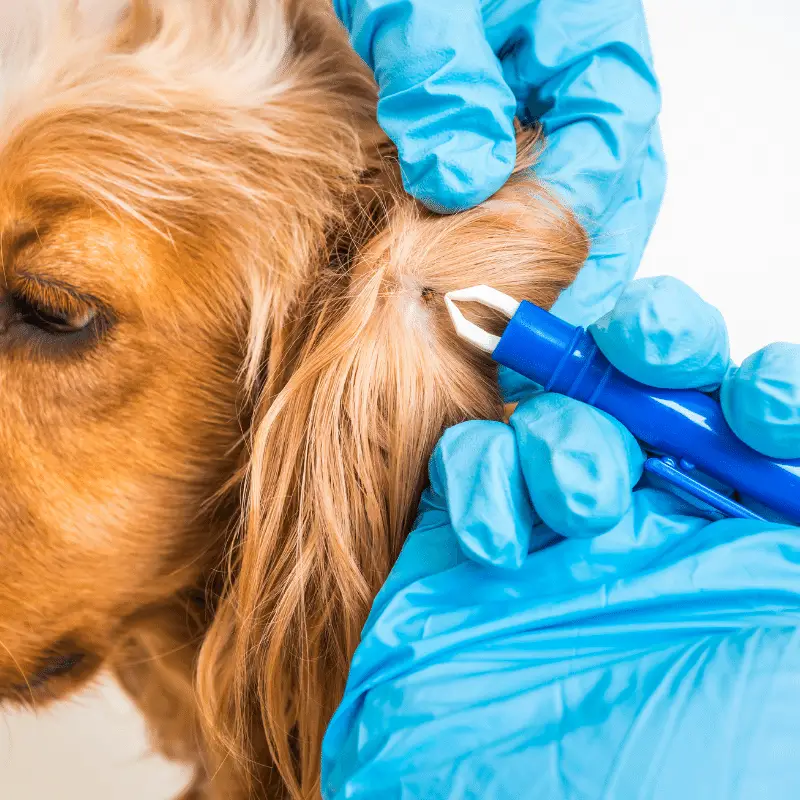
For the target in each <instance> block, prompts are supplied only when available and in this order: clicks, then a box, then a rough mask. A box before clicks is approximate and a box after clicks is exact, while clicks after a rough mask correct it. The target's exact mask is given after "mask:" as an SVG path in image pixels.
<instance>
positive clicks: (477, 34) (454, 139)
mask: <svg viewBox="0 0 800 800" xmlns="http://www.w3.org/2000/svg"><path fill="white" fill-rule="evenodd" d="M334 9H335V10H336V13H337V15H338V16H339V19H341V20H342V22H343V23H344V25H345V27H346V28H347V29H348V30H349V31H350V36H351V41H352V44H353V47H354V48H355V50H356V52H357V53H358V54H359V55H360V56H361V57H362V58H363V59H364V61H366V63H367V64H368V65H369V66H370V67H371V68H372V70H373V72H374V73H375V77H376V79H377V81H378V86H379V89H380V98H379V101H378V122H379V123H380V125H381V127H382V128H383V129H384V131H386V133H387V134H388V135H389V137H390V138H391V139H392V141H393V142H394V143H395V144H396V145H397V149H398V154H399V158H400V167H401V170H402V175H403V184H404V186H405V188H406V190H407V191H408V192H409V193H410V194H412V195H414V196H415V197H416V198H417V199H419V200H420V201H422V202H423V203H424V204H425V205H426V206H428V207H429V208H431V209H432V210H434V211H439V212H453V211H458V210H462V209H465V208H469V207H471V206H474V205H477V204H478V203H480V202H482V201H483V200H485V199H486V198H488V197H490V196H491V195H492V194H494V193H495V192H496V191H497V190H498V189H499V188H500V187H501V186H502V185H503V184H504V183H505V182H506V180H507V179H508V176H509V175H510V174H511V170H512V169H513V167H514V163H515V160H516V138H515V134H514V125H513V120H514V115H515V111H516V107H515V106H516V103H515V100H514V95H513V93H512V92H511V90H510V89H509V88H508V86H507V85H506V82H505V80H504V78H503V75H502V72H501V69H500V64H499V62H498V60H497V58H496V56H495V55H494V53H493V52H492V48H491V47H490V46H489V43H488V42H487V41H486V34H485V32H484V28H483V22H482V19H481V13H480V8H479V0H434V2H430V0H427V1H426V0H334Z"/></svg>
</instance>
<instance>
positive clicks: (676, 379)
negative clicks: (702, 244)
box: [589, 277, 730, 390]
mask: <svg viewBox="0 0 800 800" xmlns="http://www.w3.org/2000/svg"><path fill="white" fill-rule="evenodd" d="M589 331H590V332H591V334H592V336H593V337H594V340H595V342H597V346H598V347H599V348H600V349H601V350H602V351H603V354H604V355H605V356H606V358H608V360H609V361H611V363H612V364H613V365H614V366H615V367H616V368H617V369H619V370H621V371H622V372H624V373H625V374H626V375H628V377H630V378H633V379H634V380H637V381H639V382H641V383H646V384H647V385H648V386H656V387H659V388H661V389H704V390H709V389H712V388H716V387H718V386H719V385H720V383H721V382H722V380H723V378H724V377H725V373H726V371H727V369H728V366H729V364H730V349H729V343H728V331H727V329H726V327H725V321H724V320H723V319H722V315H721V314H720V313H719V311H718V310H717V309H716V308H714V306H712V305H709V304H708V303H706V302H705V301H704V300H703V299H702V298H701V297H700V296H699V295H698V294H696V293H695V292H694V291H693V290H692V289H690V288H689V287H688V286H687V285H686V284H685V283H682V282H681V281H679V280H677V279H675V278H671V277H660V278H642V279H640V280H636V281H632V282H631V283H630V284H628V286H627V287H626V289H625V291H624V292H623V293H622V295H621V296H620V298H619V300H618V301H617V304H616V305H615V306H614V308H613V309H612V310H611V311H609V312H608V314H606V315H605V316H603V317H601V318H600V319H599V320H598V321H597V322H596V323H595V324H594V325H592V326H590V328H589Z"/></svg>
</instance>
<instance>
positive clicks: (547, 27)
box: [333, 0, 664, 324]
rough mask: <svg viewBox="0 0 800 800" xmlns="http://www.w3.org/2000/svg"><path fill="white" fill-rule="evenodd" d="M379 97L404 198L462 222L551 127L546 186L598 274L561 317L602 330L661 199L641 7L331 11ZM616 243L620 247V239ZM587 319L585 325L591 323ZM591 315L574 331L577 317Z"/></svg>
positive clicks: (543, 166) (531, 4) (561, 0)
mask: <svg viewBox="0 0 800 800" xmlns="http://www.w3.org/2000/svg"><path fill="white" fill-rule="evenodd" d="M333 7H334V9H335V11H336V13H337V15H338V16H339V19H340V20H341V21H342V22H343V23H344V25H345V27H346V28H347V30H348V31H349V33H350V38H351V41H352V44H353V47H354V48H355V50H356V52H357V53H358V54H359V55H360V56H361V57H362V58H363V59H364V61H365V62H366V63H367V64H368V65H369V66H370V67H371V68H372V70H373V71H374V73H375V77H376V79H377V82H378V86H379V89H380V99H379V103H378V120H379V122H380V124H381V125H382V126H383V128H384V130H385V131H386V133H387V134H388V135H389V136H390V138H391V139H392V140H393V141H394V142H395V144H396V145H397V148H398V153H399V157H400V166H401V169H402V173H403V180H404V184H405V187H406V189H407V190H408V191H409V192H410V193H411V194H413V195H414V196H416V197H417V198H418V199H419V200H421V201H422V202H423V203H425V204H426V205H428V206H429V207H430V208H432V209H434V210H439V211H456V210H459V209H463V208H467V207H470V206H473V205H475V204H477V203H479V202H481V201H482V200H484V199H486V198H487V197H489V196H490V195H492V194H493V193H494V192H495V191H497V190H498V189H499V188H500V187H501V186H502V185H503V184H504V183H505V181H506V179H507V178H508V176H509V174H510V173H511V169H512V167H513V164H514V160H515V156H516V147H515V139H514V129H513V118H514V116H515V115H517V116H519V117H520V118H521V119H523V120H524V121H527V122H530V121H532V120H534V119H538V120H540V121H541V123H542V125H543V128H544V131H545V133H546V134H547V136H548V147H547V150H546V152H545V155H544V157H543V159H542V161H541V163H540V165H539V167H538V168H537V173H538V174H539V176H540V177H541V178H543V179H544V180H545V181H547V182H549V183H551V184H552V185H553V187H554V188H555V189H556V190H557V191H558V192H559V193H560V194H561V195H562V199H564V200H565V201H566V202H567V204H568V205H570V206H571V207H572V208H573V209H574V210H575V212H576V213H577V214H578V216H579V217H580V219H581V220H582V221H583V222H584V224H585V225H586V226H587V228H588V229H589V231H590V233H592V234H595V233H601V234H602V240H600V239H598V244H597V246H596V253H595V258H596V259H597V263H596V264H595V266H596V267H598V268H597V269H589V270H588V271H587V277H585V278H583V277H582V278H581V279H579V281H578V283H577V284H576V286H575V287H574V288H573V289H572V290H571V291H570V293H569V297H571V298H572V299H571V300H570V301H569V303H567V301H566V300H565V301H564V303H562V306H563V313H564V314H565V315H566V317H567V318H569V320H570V321H571V322H574V323H575V324H578V323H581V322H588V321H590V320H591V319H595V318H596V317H597V316H598V315H599V313H602V311H604V310H605V308H602V309H601V310H600V312H597V308H596V303H597V302H606V303H607V302H611V303H613V297H612V298H610V300H609V292H612V291H613V289H614V287H618V288H621V286H622V285H623V284H624V282H625V281H626V280H627V278H629V277H630V275H632V274H633V271H634V270H635V268H636V266H637V265H638V262H639V259H640V256H641V251H642V249H643V247H644V243H645V241H646V239H647V236H648V234H649V232H650V228H651V227H652V224H653V221H654V219H655V216H656V213H657V211H658V207H659V204H660V201H661V196H662V193H663V182H664V174H663V173H664V167H663V158H662V155H661V148H660V141H659V137H658V132H657V129H656V117H657V115H658V111H659V106H660V97H659V91H658V86H657V83H656V80H655V77H654V75H653V68H652V58H651V54H650V48H649V42H648V38H647V31H646V28H645V23H644V14H643V11H642V7H641V4H640V2H639V0H594V2H591V3H587V2H585V0H503V1H502V2H498V0H483V2H480V0H333ZM610 234H611V235H610ZM587 309H588V316H586V314H587ZM581 313H582V314H583V315H584V317H583V318H576V317H575V316H574V315H575V314H581Z"/></svg>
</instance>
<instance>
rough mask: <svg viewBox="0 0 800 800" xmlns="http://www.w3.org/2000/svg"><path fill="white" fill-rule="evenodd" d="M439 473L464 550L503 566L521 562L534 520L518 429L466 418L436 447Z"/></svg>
mask: <svg viewBox="0 0 800 800" xmlns="http://www.w3.org/2000/svg"><path fill="white" fill-rule="evenodd" d="M432 462H435V465H436V466H435V469H433V470H432V472H433V473H435V478H436V481H437V483H438V491H439V493H440V494H441V495H442V496H443V497H444V498H445V499H446V503H447V510H448V513H449V516H450V522H451V525H452V526H453V530H454V532H455V535H456V538H457V540H458V542H459V546H460V547H461V549H462V551H463V552H464V554H465V555H466V556H467V557H468V558H470V559H471V560H472V561H476V562H478V563H481V564H486V565H491V566H493V567H499V568H503V569H517V568H519V567H520V566H521V565H522V564H523V562H524V560H525V557H526V556H527V554H528V548H529V545H530V534H531V530H532V528H533V525H534V516H533V510H532V508H531V505H530V501H529V500H528V497H527V494H526V492H525V484H524V481H523V478H522V475H521V473H520V468H519V457H518V454H517V447H516V441H515V439H514V434H513V432H512V430H511V429H510V428H509V427H508V426H507V425H503V424H502V423H499V422H479V421H476V422H465V423H462V424H460V425H457V426H455V427H453V428H450V429H449V430H447V431H446V432H445V434H444V436H443V437H442V439H441V441H440V443H439V445H438V446H437V448H436V451H435V455H434V459H432Z"/></svg>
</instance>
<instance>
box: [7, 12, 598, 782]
mask: <svg viewBox="0 0 800 800" xmlns="http://www.w3.org/2000/svg"><path fill="white" fill-rule="evenodd" d="M65 5H67V6H70V7H71V6H72V4H71V3H65ZM326 5H327V4H326V3H325V2H321V1H320V2H319V3H318V2H316V0H305V2H303V1H302V0H263V1H262V2H249V1H248V0H227V2H225V3H215V2H212V0H202V2H193V1H192V0H159V1H158V2H155V0H153V1H152V2H136V3H134V4H133V6H132V7H131V8H130V9H128V10H127V11H126V12H125V14H124V16H123V18H122V21H121V22H119V23H116V24H115V25H114V26H113V31H112V32H111V33H109V31H108V30H103V31H98V30H89V29H87V28H85V27H84V25H83V23H82V22H81V21H80V19H76V18H74V17H73V16H72V15H71V14H70V13H65V14H64V15H62V16H53V15H52V14H50V15H47V16H46V17H43V18H41V19H39V18H37V20H36V21H37V22H40V23H42V24H41V25H38V26H36V27H35V28H33V29H32V30H31V31H30V32H29V35H27V36H25V37H19V39H18V41H16V43H14V45H13V46H12V44H11V43H9V42H8V41H6V42H5V43H4V47H5V48H6V52H5V53H4V64H3V72H2V77H0V81H1V82H2V87H3V89H2V91H3V95H2V97H1V98H0V260H1V262H2V275H1V276H0V386H1V387H2V392H1V393H0V470H2V474H3V476H4V482H3V486H2V487H0V694H2V695H3V696H5V697H8V696H16V697H18V698H21V699H26V698H28V697H33V698H34V699H37V698H40V697H45V696H47V697H49V696H60V695H62V694H64V693H66V692H67V691H69V690H71V689H73V688H74V687H75V686H76V685H78V684H79V683H80V681H81V680H82V679H85V678H86V677H88V676H89V675H91V674H92V673H93V671H94V669H95V668H96V667H98V666H99V665H100V664H102V663H103V661H104V659H105V658H106V657H107V656H108V655H109V654H110V653H111V651H112V650H113V648H114V646H115V642H116V641H117V640H118V639H119V637H120V636H121V635H122V634H123V633H124V632H125V630H126V629H127V628H128V627H129V626H130V625H132V624H135V620H136V619H137V617H138V616H139V615H141V614H143V613H146V611H147V609H148V608H150V607H152V606H156V605H158V604H159V603H161V602H164V601H165V600H166V599H167V598H169V597H170V596H171V595H173V594H175V593H176V592H179V591H182V590H184V589H185V588H186V587H190V586H193V585H195V584H197V583H198V582H199V581H202V580H204V579H205V576H207V574H208V573H209V572H210V571H212V570H214V569H215V568H217V567H219V566H220V565H221V564H223V565H224V569H225V570H226V574H225V579H226V581H225V582H226V589H225V592H224V596H223V597H222V599H221V600H219V607H218V608H217V607H216V606H217V603H216V602H215V604H214V606H215V611H216V619H215V621H214V623H213V627H212V630H211V633H210V635H209V636H208V639H207V642H206V646H205V647H204V652H203V654H202V658H201V661H200V667H199V678H200V679H199V681H198V691H199V694H200V698H201V700H202V701H203V702H204V703H205V705H206V710H207V711H208V715H207V716H208V718H209V719H210V720H212V723H211V725H212V728H214V729H215V732H216V733H218V734H219V736H220V738H221V741H222V742H223V743H224V744H225V745H227V746H229V747H233V748H234V752H235V753H236V754H237V755H239V756H241V758H242V763H243V765H244V766H243V771H245V772H246V771H247V770H248V767H247V759H248V757H250V756H249V754H248V753H247V750H246V748H247V735H246V731H247V730H248V728H250V727H252V726H253V725H254V724H255V725H256V727H259V728H263V729H264V732H265V734H266V736H265V741H266V743H267V745H268V747H269V749H270V750H271V755H272V757H273V759H274V760H275V761H277V763H278V766H279V768H280V771H281V774H282V775H283V778H284V780H285V781H286V783H287V785H288V786H289V787H290V788H292V789H294V790H295V792H297V793H299V792H301V791H302V792H305V793H308V792H309V791H311V790H313V786H314V782H315V780H316V769H317V763H318V747H319V741H320V739H321V734H322V730H323V727H324V724H325V720H326V718H327V715H328V714H329V713H330V711H331V709H332V708H333V706H335V704H336V700H337V696H338V695H339V693H340V692H341V688H342V685H343V680H344V676H345V673H346V669H347V661H348V659H349V656H350V654H351V652H352V649H353V648H354V646H355V643H356V641H357V637H358V631H359V628H360V625H361V624H362V622H363V619H364V616H365V614H366V611H367V609H368V607H369V603H370V601H371V597H372V596H373V594H374V592H375V591H376V589H377V588H378V586H379V585H380V582H381V580H382V579H383V578H384V577H385V575H386V572H387V570H388V569H389V567H390V565H391V563H392V560H393V558H394V557H395V555H396V553H397V550H398V548H399V545H400V543H401V541H402V537H403V535H404V534H405V532H407V528H408V525H409V522H410V519H411V517H412V515H413V510H414V505H415V502H416V497H417V492H418V491H419V488H420V484H421V481H422V477H423V475H424V469H425V465H426V461H427V457H428V455H429V454H430V450H431V448H432V447H433V444H434V443H435V440H436V438H437V437H438V435H439V434H440V432H441V430H442V428H443V426H445V425H448V424H452V423H454V422H457V421H459V420H461V419H465V418H467V417H470V416H497V415H498V414H499V413H500V405H499V398H498V396H497V392H496V389H495V388H494V383H493V374H492V370H491V367H490V365H488V364H487V363H485V362H484V361H482V360H481V359H480V358H478V357H477V356H474V355H472V354H469V353H466V352H465V351H463V350H462V349H461V348H460V347H459V346H458V345H457V343H456V342H455V340H454V339H453V337H452V336H450V335H449V334H448V332H447V322H446V319H445V316H444V310H443V307H442V303H441V296H442V294H443V293H444V292H446V291H448V290H449V289H452V288H457V287H459V286H464V285H468V284H471V283H477V282H491V283H494V285H496V286H498V288H501V289H506V290H509V291H512V292H514V293H516V294H518V295H524V296H527V297H529V298H531V299H533V300H537V301H538V302H540V303H541V304H543V305H548V304H549V303H552V301H553V300H554V299H555V297H556V296H557V294H558V292H559V291H560V290H561V289H562V288H563V287H564V286H566V285H567V284H568V283H569V282H570V281H571V279H572V278H573V277H574V275H575V273H576V271H577V269H578V268H579V266H580V264H581V263H582V261H583V258H584V257H585V252H586V243H585V238H584V236H583V233H582V232H581V230H580V227H579V226H578V225H577V224H576V223H575V222H574V220H573V219H572V218H571V217H570V216H569V215H568V214H565V213H564V212H562V211H561V210H559V209H558V207H557V206H556V204H554V203H553V202H552V201H551V200H547V199H545V198H544V197H543V196H542V194H541V192H540V191H539V190H538V189H536V187H535V185H534V183H533V180H532V179H531V178H530V177H529V176H528V177H526V178H524V179H523V178H522V177H520V178H519V179H518V180H517V181H516V183H515V184H513V185H512V186H510V187H509V188H507V189H506V190H505V191H504V193H503V195H502V197H501V198H500V199H497V200H493V201H491V202H490V203H489V204H487V205H486V206H485V207H483V208H481V209H478V210H475V211H472V212H468V213H466V214H464V215H461V216H459V217H457V218H449V219H442V218H435V217H433V216H431V215H428V214H426V213H424V212H422V211H420V210H419V209H418V208H416V207H415V206H414V205H413V204H412V203H411V202H410V201H408V200H407V199H406V198H404V197H403V196H402V193H401V192H398V191H394V190H393V188H392V187H393V186H395V185H396V184H395V183H394V179H393V177H392V175H393V168H392V167H391V166H390V163H389V162H385V161H383V160H382V159H381V153H380V151H381V150H382V149H383V140H382V138H381V136H380V134H379V131H378V129H377V127H376V125H375V122H374V97H373V93H374V90H373V87H372V84H371V81H370V79H369V77H368V76H367V74H366V72H365V68H364V67H363V65H362V64H361V63H360V62H359V61H358V59H357V58H356V57H355V56H354V55H353V54H352V53H351V52H350V51H349V49H348V47H347V43H346V40H345V38H344V36H343V34H342V32H341V31H340V30H339V29H338V27H337V26H336V25H335V24H334V23H333V21H332V19H331V16H330V12H329V10H328V9H327V8H326V7H325V6H326ZM45 23H47V24H45ZM387 176H388V177H387ZM226 546H227V547H228V549H227V551H226ZM226 553H227V555H226ZM292 738H294V739H295V740H296V742H297V744H296V746H292V744H291V743H290V740H291V739H292ZM298 765H299V766H298ZM301 786H302V789H301V788H300V787H301Z"/></svg>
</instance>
